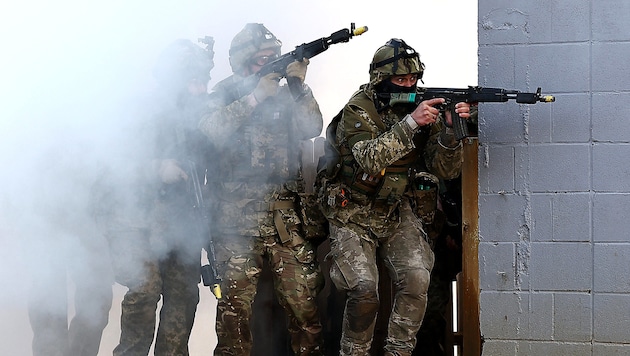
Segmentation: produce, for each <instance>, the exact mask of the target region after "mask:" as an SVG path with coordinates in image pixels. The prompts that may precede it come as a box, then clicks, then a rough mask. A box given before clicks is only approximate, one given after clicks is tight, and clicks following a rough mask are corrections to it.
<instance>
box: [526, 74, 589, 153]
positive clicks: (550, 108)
mask: <svg viewBox="0 0 630 356" xmlns="http://www.w3.org/2000/svg"><path fill="white" fill-rule="evenodd" d="M542 93H543V94H548V92H547V91H546V88H544V87H542ZM555 97H556V101H555V102H553V103H538V104H536V105H523V107H524V108H528V109H530V111H529V113H528V118H529V119H528V120H527V123H528V124H527V128H528V132H529V135H528V138H529V142H535V143H548V142H557V143H584V142H589V140H590V139H591V120H590V119H589V113H590V110H591V107H590V105H591V104H590V103H591V100H590V97H589V95H587V94H584V93H579V94H559V95H555ZM567 118H575V120H567Z"/></svg>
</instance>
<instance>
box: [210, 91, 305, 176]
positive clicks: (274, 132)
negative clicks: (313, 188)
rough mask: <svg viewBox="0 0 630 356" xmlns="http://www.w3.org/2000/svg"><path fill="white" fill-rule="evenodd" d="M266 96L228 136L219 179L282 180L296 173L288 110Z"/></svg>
mask: <svg viewBox="0 0 630 356" xmlns="http://www.w3.org/2000/svg"><path fill="white" fill-rule="evenodd" d="M275 99H276V98H269V99H267V100H266V101H265V102H264V103H262V104H261V105H259V106H258V107H257V108H256V110H254V112H253V113H252V115H251V119H250V120H249V122H248V123H247V124H246V125H243V126H242V127H241V128H240V129H239V130H238V131H237V132H235V133H234V135H233V136H232V137H231V139H230V140H229V141H230V142H232V143H233V144H231V145H230V146H229V147H227V148H225V149H224V150H223V152H222V155H221V157H220V160H221V167H220V171H221V172H222V175H223V177H222V181H224V182H261V183H282V182H286V181H288V180H292V179H297V178H298V176H299V167H298V165H297V163H296V162H298V157H299V156H298V154H299V152H298V151H299V146H298V144H297V143H296V142H295V140H294V139H293V138H292V134H291V128H292V122H291V113H290V112H288V111H287V110H289V109H284V110H280V109H279V108H286V106H285V105H278V104H277V103H276V102H275Z"/></svg>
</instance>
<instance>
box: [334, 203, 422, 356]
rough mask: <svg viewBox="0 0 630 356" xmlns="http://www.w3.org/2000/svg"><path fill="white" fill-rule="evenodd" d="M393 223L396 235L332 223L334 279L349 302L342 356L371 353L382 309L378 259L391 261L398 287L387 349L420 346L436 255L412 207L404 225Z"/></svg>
mask: <svg viewBox="0 0 630 356" xmlns="http://www.w3.org/2000/svg"><path fill="white" fill-rule="evenodd" d="M382 218H384V217H382ZM391 224H393V225H395V226H396V229H395V232H393V233H392V234H391V235H386V236H382V237H376V236H375V235H374V234H373V233H371V232H370V231H369V229H365V228H363V227H361V226H358V225H356V224H353V223H349V224H347V225H343V226H341V225H331V236H330V239H331V252H330V255H329V258H332V261H333V264H332V267H331V271H330V277H331V279H332V281H333V283H335V286H336V287H337V288H338V289H340V290H345V291H346V293H347V294H346V295H347V298H348V301H347V303H346V309H345V311H344V318H343V326H342V330H343V331H342V337H341V353H340V354H341V355H367V354H368V351H369V349H370V347H371V343H372V337H373V333H374V323H375V322H376V313H377V312H378V308H379V299H378V271H377V269H376V266H377V264H376V259H377V258H380V259H383V260H384V261H385V266H386V267H387V269H388V271H389V274H390V276H392V280H393V284H394V286H395V288H396V295H395V298H394V304H393V308H392V315H391V316H390V319H389V325H388V330H389V331H388V336H387V345H386V346H385V349H386V350H390V351H401V352H411V350H413V348H414V346H415V334H416V333H417V331H418V329H419V328H420V325H421V323H422V317H423V316H424V311H425V307H426V291H427V289H428V286H429V274H430V271H431V269H432V267H433V252H432V251H431V247H430V245H429V244H428V242H427V241H426V233H425V232H424V231H423V230H422V223H421V222H420V220H419V219H418V218H417V217H416V216H415V215H414V213H413V212H412V210H411V207H410V205H409V204H408V203H404V204H403V205H402V206H401V208H400V218H399V221H398V222H391Z"/></svg>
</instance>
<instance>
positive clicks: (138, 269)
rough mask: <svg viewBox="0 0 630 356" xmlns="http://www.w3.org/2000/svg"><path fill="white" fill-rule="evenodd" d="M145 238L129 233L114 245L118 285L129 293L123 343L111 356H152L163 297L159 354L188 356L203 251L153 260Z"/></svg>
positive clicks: (175, 253)
mask: <svg viewBox="0 0 630 356" xmlns="http://www.w3.org/2000/svg"><path fill="white" fill-rule="evenodd" d="M147 235H148V233H147V232H143V231H141V230H140V231H135V232H134V231H128V232H127V233H122V232H121V233H119V234H118V236H117V238H116V239H112V240H110V246H111V248H112V252H113V253H112V260H113V262H114V263H113V265H114V272H115V274H116V280H117V281H118V282H119V283H120V284H122V285H124V286H126V287H128V288H129V290H128V291H127V293H126V294H125V296H124V298H123V301H122V304H121V308H122V315H121V322H120V324H121V334H120V342H119V344H118V345H117V346H116V348H115V349H114V352H113V355H114V356H123V355H124V356H147V355H148V354H149V349H150V348H151V344H152V343H153V337H154V334H155V326H156V325H155V324H156V318H155V314H156V311H157V303H158V301H159V300H160V297H162V308H161V310H160V318H159V325H158V328H157V336H156V338H155V355H156V356H167V355H168V356H187V355H188V340H189V338H190V333H191V331H192V326H193V321H194V317H195V312H196V310H197V304H198V303H199V287H198V284H199V281H200V256H201V249H200V250H199V254H198V255H193V254H192V253H190V252H183V251H177V250H174V251H171V252H169V253H167V254H166V255H164V256H154V255H152V254H151V251H150V250H151V249H150V244H149V241H148V236H147ZM117 252H118V254H117ZM121 257H122V258H121ZM124 257H127V258H124ZM134 257H135V259H134ZM130 258H131V260H130ZM131 266H133V268H131V270H130V267H131Z"/></svg>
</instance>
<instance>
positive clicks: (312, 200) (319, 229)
mask: <svg viewBox="0 0 630 356" xmlns="http://www.w3.org/2000/svg"><path fill="white" fill-rule="evenodd" d="M298 197H299V208H298V211H297V213H298V215H299V217H300V221H301V222H302V233H303V236H304V239H305V240H307V241H311V242H313V243H314V244H315V245H317V244H319V243H321V242H323V241H324V240H325V239H326V238H327V237H328V233H329V230H328V219H326V216H324V213H323V212H322V210H321V209H320V207H319V201H318V199H317V194H316V193H298Z"/></svg>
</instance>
